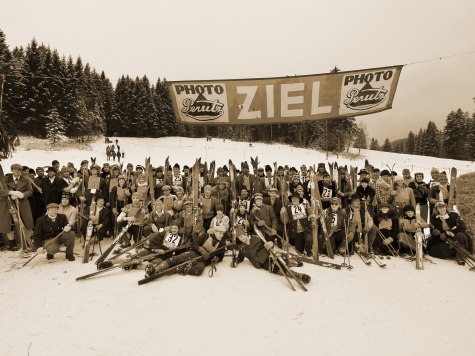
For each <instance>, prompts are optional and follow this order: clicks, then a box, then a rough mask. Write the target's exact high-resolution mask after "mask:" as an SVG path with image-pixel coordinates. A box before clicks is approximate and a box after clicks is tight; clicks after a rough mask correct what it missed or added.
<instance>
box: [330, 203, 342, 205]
mask: <svg viewBox="0 0 475 356" xmlns="http://www.w3.org/2000/svg"><path fill="white" fill-rule="evenodd" d="M332 205H340V204H338V203H332Z"/></svg>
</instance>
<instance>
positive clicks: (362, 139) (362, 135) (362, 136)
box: [354, 127, 368, 155]
mask: <svg viewBox="0 0 475 356" xmlns="http://www.w3.org/2000/svg"><path fill="white" fill-rule="evenodd" d="M354 147H355V148H357V149H358V155H359V154H360V152H361V149H367V148H368V143H367V142H366V132H365V130H364V129H363V128H361V127H360V128H358V138H357V139H356V141H355V144H354Z"/></svg>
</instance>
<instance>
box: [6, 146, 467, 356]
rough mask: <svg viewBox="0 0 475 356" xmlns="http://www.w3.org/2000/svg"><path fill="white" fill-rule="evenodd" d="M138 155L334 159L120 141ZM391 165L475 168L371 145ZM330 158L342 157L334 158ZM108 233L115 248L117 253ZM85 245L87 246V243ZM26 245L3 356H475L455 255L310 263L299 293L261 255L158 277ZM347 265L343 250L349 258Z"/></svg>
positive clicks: (13, 278) (12, 267)
mask: <svg viewBox="0 0 475 356" xmlns="http://www.w3.org/2000/svg"><path fill="white" fill-rule="evenodd" d="M119 145H120V146H121V150H123V151H125V152H126V159H125V162H132V163H134V165H135V164H139V163H143V162H144V157H145V156H152V164H153V165H154V166H156V165H162V164H163V162H164V160H165V158H166V156H168V155H170V162H172V164H173V163H174V162H179V163H181V164H182V165H183V164H192V163H193V161H194V158H195V157H199V156H201V157H202V158H203V160H207V161H208V162H209V161H211V160H213V159H215V160H216V163H217V164H218V165H222V164H227V162H228V159H229V158H231V159H233V160H234V161H235V162H240V161H242V160H249V157H250V156H254V157H255V156H259V159H260V160H261V161H262V164H272V162H274V161H277V162H278V163H279V164H289V165H293V166H296V167H299V166H300V164H302V163H306V164H312V163H315V164H316V163H318V162H323V161H324V159H325V155H324V154H323V153H318V152H314V151H307V150H303V149H295V148H290V147H287V146H281V145H263V144H256V143H255V144H253V147H249V144H245V143H235V142H230V141H226V142H225V143H223V141H222V140H218V139H213V140H212V141H211V142H207V141H206V139H186V138H166V139H160V140H153V139H130V138H128V139H125V138H119ZM104 148H105V144H104V143H102V142H97V143H95V144H94V149H95V150H94V152H87V151H65V152H45V151H28V152H25V151H21V150H20V151H18V152H17V153H16V154H15V156H14V157H13V158H12V159H9V160H7V161H2V162H1V163H2V165H3V166H4V168H5V170H6V171H8V170H9V165H10V163H12V162H19V163H21V164H25V165H29V166H32V167H36V166H38V165H41V166H42V165H47V164H50V163H51V161H52V160H53V159H58V160H59V161H60V162H61V163H62V164H64V163H66V162H74V163H75V165H76V166H77V165H78V164H79V162H80V161H81V160H82V159H84V158H86V159H88V158H89V157H91V156H92V157H97V161H98V163H102V162H104V161H105V149H104ZM362 155H365V156H363V157H361V158H359V159H358V160H357V161H356V162H355V161H350V160H346V159H338V162H339V163H340V162H341V163H342V164H352V165H357V166H360V167H361V166H362V165H363V162H364V159H365V158H367V159H369V161H370V162H371V163H372V164H374V165H375V166H378V167H381V168H382V167H384V166H385V164H389V165H391V166H392V165H393V164H396V170H397V171H399V172H400V170H401V169H402V168H403V167H408V168H410V169H413V170H414V171H416V170H417V171H419V170H421V171H423V172H424V173H426V174H427V175H428V174H429V171H430V169H431V167H433V166H436V167H438V168H440V169H448V168H449V167H450V166H456V167H457V168H458V169H459V172H464V171H473V170H475V169H474V168H475V167H474V165H473V164H472V163H468V162H462V161H448V160H441V159H435V158H428V157H417V156H406V155H396V154H388V153H382V152H372V151H362ZM329 160H330V161H334V160H336V157H330V158H329ZM107 243H108V241H107V242H105V243H104V244H103V246H102V248H103V249H104V248H105V246H106V245H107ZM75 251H76V253H77V254H78V255H82V248H81V247H80V246H79V244H77V246H76V249H75ZM17 256H18V253H13V252H2V253H0V301H1V303H0V335H2V341H1V347H0V354H1V355H8V356H10V355H159V354H160V355H192V354H194V355H240V356H244V355H259V356H260V355H293V354H295V355H366V356H368V355H416V354H419V355H421V354H428V355H429V354H430V355H472V353H473V352H472V351H470V350H471V349H472V344H471V337H472V334H473V332H472V330H471V329H472V327H473V325H475V303H474V302H473V297H474V295H475V284H474V283H473V279H474V278H475V274H474V272H470V271H468V268H467V267H460V266H457V265H456V264H455V262H453V261H442V260H435V259H433V260H434V262H435V263H436V264H430V263H426V264H425V270H423V271H418V270H416V269H415V264H414V263H411V262H407V261H405V260H402V259H391V260H384V262H385V263H386V264H387V267H386V268H385V269H381V268H379V267H377V266H376V265H375V264H374V263H373V265H372V266H366V265H364V264H363V263H362V262H361V261H360V260H359V259H358V257H356V256H355V257H353V258H352V259H351V263H352V265H353V266H354V268H353V269H352V270H351V271H349V270H346V269H345V270H340V271H337V270H331V269H326V268H322V267H317V266H314V265H305V266H304V267H301V268H299V271H303V272H305V273H307V274H309V275H311V276H312V281H311V282H310V284H308V285H307V287H308V289H309V291H308V292H303V291H301V290H300V289H298V290H297V291H296V292H293V291H291V290H290V288H289V287H288V285H287V283H286V281H285V279H284V278H282V277H279V276H276V275H271V274H269V273H268V272H267V271H263V270H256V269H254V268H253V267H252V266H251V265H250V264H249V263H248V261H245V262H243V263H242V264H240V265H239V266H238V267H237V268H235V269H233V268H231V267H230V262H231V260H230V258H229V257H226V258H225V259H224V261H223V262H222V263H221V264H219V265H218V271H217V273H215V274H214V276H213V278H208V275H207V272H208V269H206V271H205V273H204V274H203V276H201V277H191V276H186V277H183V276H179V275H174V276H169V277H165V278H163V279H160V280H158V281H154V282H152V283H149V284H147V285H144V286H140V287H139V286H138V285H137V280H139V279H141V278H142V277H143V271H141V270H132V271H128V272H126V271H122V270H115V271H112V272H109V273H106V274H103V275H101V276H98V277H95V278H91V279H89V280H85V281H80V282H76V281H75V278H76V277H78V276H80V275H83V274H87V273H90V272H93V271H94V270H95V268H94V267H95V265H94V264H93V263H88V264H81V263H80V261H79V258H78V259H77V260H76V261H75V262H68V261H66V260H64V254H61V253H59V254H57V255H56V257H55V259H54V260H53V261H49V262H47V261H46V259H45V257H44V256H41V257H37V258H36V259H34V260H33V261H32V262H31V263H30V264H29V265H27V266H26V267H25V268H20V266H21V263H23V262H24V261H22V260H20V259H19V258H18V257H17ZM335 262H337V263H341V262H342V258H340V257H336V258H335Z"/></svg>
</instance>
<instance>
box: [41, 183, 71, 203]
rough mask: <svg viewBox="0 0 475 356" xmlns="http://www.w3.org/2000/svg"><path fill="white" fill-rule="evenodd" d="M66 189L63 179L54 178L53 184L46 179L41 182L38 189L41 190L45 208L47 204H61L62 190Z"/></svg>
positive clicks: (66, 184)
mask: <svg viewBox="0 0 475 356" xmlns="http://www.w3.org/2000/svg"><path fill="white" fill-rule="evenodd" d="M67 187H68V183H66V181H65V180H64V179H63V178H58V177H54V180H53V183H51V181H50V179H49V178H48V177H46V178H45V179H43V180H42V181H41V186H40V188H41V189H42V190H43V194H42V196H41V198H42V199H43V204H44V205H45V206H46V205H48V204H49V203H56V204H59V203H61V195H62V193H63V189H64V188H67Z"/></svg>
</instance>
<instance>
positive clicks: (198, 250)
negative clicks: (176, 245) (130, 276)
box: [145, 229, 226, 277]
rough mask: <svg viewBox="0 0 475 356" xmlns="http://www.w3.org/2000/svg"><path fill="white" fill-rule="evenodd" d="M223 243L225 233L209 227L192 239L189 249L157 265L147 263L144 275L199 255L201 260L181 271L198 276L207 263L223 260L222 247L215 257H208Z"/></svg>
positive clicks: (222, 245)
mask: <svg viewBox="0 0 475 356" xmlns="http://www.w3.org/2000/svg"><path fill="white" fill-rule="evenodd" d="M225 245H226V237H225V234H224V233H223V232H222V231H221V230H219V229H218V230H217V229H210V231H209V232H208V233H205V234H202V235H201V236H200V237H199V238H198V239H197V240H195V241H193V243H192V244H191V250H189V251H187V252H184V253H182V254H179V255H176V256H173V257H170V258H167V259H166V260H164V261H163V262H161V263H159V264H158V265H154V264H151V265H150V267H149V265H147V266H146V267H145V268H146V270H145V273H146V274H145V276H146V277H148V276H151V275H153V274H155V273H160V272H162V271H165V270H167V269H170V268H172V267H174V266H177V265H179V264H182V263H184V262H186V261H189V260H191V259H194V258H197V257H200V256H201V257H203V259H202V260H201V261H198V262H197V263H196V264H194V265H192V266H190V267H189V268H186V269H184V270H182V271H181V272H182V273H184V274H189V275H193V276H200V275H201V274H202V273H203V271H204V270H205V268H206V266H207V265H210V264H216V263H218V262H220V261H222V260H223V258H224V252H225V250H224V249H222V252H221V251H220V253H218V254H217V255H216V256H215V257H210V254H211V253H214V252H215V251H216V250H218V249H219V248H221V247H224V246H225ZM152 266H153V267H152Z"/></svg>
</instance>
